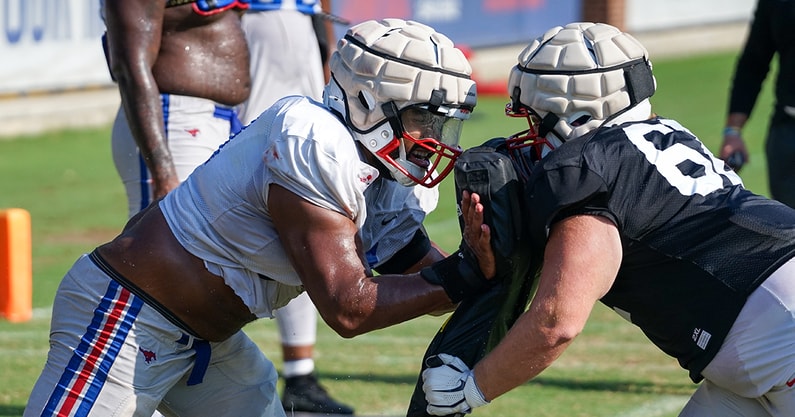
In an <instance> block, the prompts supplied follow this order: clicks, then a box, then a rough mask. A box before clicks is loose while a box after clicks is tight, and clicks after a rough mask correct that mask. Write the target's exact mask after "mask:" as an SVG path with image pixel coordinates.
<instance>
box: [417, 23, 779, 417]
mask: <svg viewBox="0 0 795 417" xmlns="http://www.w3.org/2000/svg"><path fill="white" fill-rule="evenodd" d="M508 88H509V91H508V92H509V94H510V96H511V103H510V107H509V108H508V109H509V111H508V113H509V115H513V116H520V117H525V118H527V120H528V121H529V123H530V129H529V130H528V131H525V132H521V133H519V134H516V135H514V136H511V137H509V138H507V142H508V143H509V147H510V148H512V149H513V150H512V155H513V156H514V158H516V161H517V162H519V163H518V164H517V166H518V167H524V170H523V172H522V173H523V174H524V177H525V178H526V182H525V187H524V192H523V198H524V202H523V204H524V208H523V212H524V213H525V216H526V220H527V221H526V226H527V227H526V229H525V239H529V240H530V242H531V245H532V246H533V247H534V249H533V251H532V253H533V254H536V255H538V261H537V262H536V264H537V265H536V266H535V268H533V270H534V271H535V272H534V273H533V275H532V276H530V277H528V279H534V278H535V279H537V280H538V289H537V292H536V295H535V297H534V298H533V300H532V301H531V302H530V306H529V308H528V310H527V311H526V312H525V313H524V314H523V315H522V316H521V317H520V318H519V319H518V320H517V322H516V323H515V325H514V326H513V327H512V328H511V329H510V331H509V332H508V334H507V335H506V336H505V338H504V339H503V340H502V341H501V342H500V343H499V344H498V345H497V346H496V347H495V348H494V349H493V350H492V351H491V352H490V353H489V354H487V355H486V356H485V357H484V358H483V359H482V360H480V361H479V362H477V363H476V364H465V363H464V362H463V361H462V360H460V359H459V358H457V357H455V356H451V355H447V354H440V355H437V356H434V357H431V358H429V359H428V361H427V362H429V363H428V365H429V368H428V369H426V370H425V371H424V372H423V375H422V377H423V380H424V384H423V390H424V392H425V398H426V400H427V401H428V405H427V407H426V411H427V412H428V413H430V414H434V415H449V414H454V413H462V412H463V413H467V412H471V410H472V409H473V408H475V407H478V406H483V405H485V404H487V403H488V402H489V401H492V400H494V399H495V398H497V397H498V396H499V395H501V394H503V393H505V392H507V391H509V390H511V389H513V388H514V387H516V386H518V385H520V384H523V383H525V382H526V381H528V380H530V379H532V378H534V377H535V376H537V375H538V374H539V373H541V372H542V371H543V370H544V369H546V368H547V367H548V366H549V365H550V364H551V363H553V362H554V361H555V360H556V359H557V358H558V357H559V356H560V355H561V353H562V352H563V351H564V350H565V349H566V348H567V347H568V346H569V345H570V344H571V342H572V340H573V339H574V338H575V337H576V336H577V335H578V334H579V333H580V332H581V331H582V329H583V327H584V326H585V322H586V320H587V319H588V316H589V314H590V312H591V310H592V308H593V306H594V304H595V303H596V302H597V301H601V302H602V303H604V304H605V305H607V306H609V307H611V308H612V309H613V310H615V311H616V312H617V313H618V314H620V315H621V316H622V317H624V318H626V319H627V320H629V321H631V322H632V323H633V324H635V325H637V326H638V327H639V328H640V329H641V330H642V331H643V332H644V334H645V335H646V336H647V337H648V338H649V340H650V341H651V342H652V343H654V344H655V345H656V346H658V347H659V348H660V349H661V350H663V351H664V352H665V353H667V354H669V355H670V356H672V357H674V358H676V359H677V360H678V362H679V364H680V365H681V366H682V368H684V369H685V370H687V372H688V373H689V376H690V378H691V379H692V380H693V381H694V382H696V383H700V385H699V386H698V388H697V389H696V390H695V393H694V394H693V396H692V397H691V398H690V400H689V401H688V403H687V404H686V406H685V407H684V409H683V410H682V411H681V413H680V416H686V417H703V416H721V417H723V416H743V417H749V416H751V417H756V416H760V417H761V416H776V417H784V416H791V415H792V414H793V410H795V261H794V260H793V256H795V210H792V209H791V208H789V207H787V206H785V205H783V204H781V203H779V202H777V201H774V200H770V199H767V198H765V197H762V196H759V195H755V194H753V193H751V192H750V191H748V190H746V189H744V188H743V185H742V181H741V180H740V178H739V176H737V175H736V174H735V173H734V172H733V171H732V170H731V168H729V167H728V166H726V165H725V164H724V163H723V161H721V160H719V159H717V158H716V157H715V156H714V155H713V154H712V153H710V151H709V150H708V149H707V148H706V147H705V146H704V145H703V144H702V143H701V142H700V141H699V140H698V139H697V138H696V137H695V136H694V135H693V134H692V133H691V132H690V131H688V130H687V129H685V128H684V127H682V126H681V125H680V124H679V123H677V122H676V121H673V120H670V119H665V118H663V117H658V116H656V115H654V114H652V112H651V104H650V101H649V97H650V96H651V95H652V94H653V93H654V91H655V89H656V82H655V79H654V77H653V75H652V69H651V63H650V62H649V60H648V54H647V52H646V49H645V48H644V47H643V46H642V45H641V44H640V43H639V42H638V41H637V40H635V39H634V38H633V37H632V36H630V35H628V34H626V33H623V32H621V31H619V30H618V29H616V28H614V27H612V26H609V25H605V24H593V23H572V24H569V25H567V26H565V27H555V28H553V29H550V30H549V31H547V32H546V33H545V34H544V35H542V36H541V37H539V38H537V39H536V40H534V41H533V42H531V43H530V45H529V46H527V48H526V49H525V50H524V51H523V52H522V53H521V54H520V55H519V63H518V65H517V66H515V67H514V68H513V69H512V70H511V72H510V78H509V82H508ZM519 169H520V170H522V168H519ZM616 365H617V366H620V363H616ZM470 368H472V369H471V370H470Z"/></svg>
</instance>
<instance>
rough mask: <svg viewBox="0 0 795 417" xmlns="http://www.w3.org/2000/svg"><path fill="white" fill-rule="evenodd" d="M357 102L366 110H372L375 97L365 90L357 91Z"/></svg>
mask: <svg viewBox="0 0 795 417" xmlns="http://www.w3.org/2000/svg"><path fill="white" fill-rule="evenodd" d="M358 97H359V102H360V103H362V106H363V107H364V108H366V109H367V110H368V111H373V109H375V97H373V95H372V94H371V93H370V92H369V91H366V90H361V91H359V96H358Z"/></svg>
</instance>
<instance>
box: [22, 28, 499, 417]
mask: <svg viewBox="0 0 795 417" xmlns="http://www.w3.org/2000/svg"><path fill="white" fill-rule="evenodd" d="M337 49H338V50H337V51H336V52H335V53H334V55H333V56H332V58H331V61H330V69H331V74H332V76H331V81H330V82H329V83H328V85H327V87H326V89H325V94H324V102H323V103H321V102H317V101H314V100H312V99H311V98H308V97H300V96H293V97H287V98H284V99H282V100H280V101H279V102H277V104H275V105H274V106H272V107H271V108H270V109H268V110H267V111H266V112H264V113H263V114H262V115H261V116H260V117H259V118H257V120H256V121H254V122H253V123H252V124H250V125H249V126H247V127H246V128H245V129H244V130H243V131H242V132H241V133H240V134H238V135H237V136H235V137H234V138H232V139H230V140H229V141H228V142H227V143H226V144H224V145H223V146H222V147H221V148H220V149H219V150H218V151H217V152H216V153H215V154H214V155H213V156H212V157H211V158H210V159H209V160H208V161H207V162H206V163H204V164H202V165H201V166H199V167H197V168H196V170H195V171H194V172H193V173H192V174H191V175H190V176H189V177H188V179H187V180H185V181H184V182H182V183H181V184H180V185H179V186H178V187H177V188H175V189H174V190H173V191H172V192H170V193H168V194H167V195H166V196H165V197H164V198H163V199H161V200H160V201H158V202H156V203H153V204H152V205H151V206H149V207H148V208H147V209H145V210H143V211H142V212H140V213H139V214H137V215H136V216H135V217H133V218H132V219H131V220H130V221H129V222H128V224H127V225H126V226H125V228H124V230H123V231H122V233H121V234H120V235H119V236H118V237H116V238H115V239H113V240H112V241H111V242H108V243H106V244H103V245H101V246H99V247H98V248H97V249H96V250H94V251H93V252H92V253H90V254H87V255H84V256H82V257H81V258H80V259H78V260H77V262H76V263H75V265H74V266H73V267H72V269H70V271H69V272H68V273H67V274H66V275H65V277H64V279H63V280H62V282H61V285H60V286H59V289H58V291H57V293H56V296H55V301H54V304H53V319H52V323H51V333H50V335H51V339H50V351H49V354H48V358H47V363H46V366H45V368H44V370H43V371H42V373H41V375H40V377H39V379H38V381H37V382H36V385H35V386H34V388H33V391H32V393H31V396H30V399H29V401H28V405H27V408H26V410H25V415H26V416H33V415H37V416H38V415H81V416H107V415H117V416H133V415H135V416H147V417H148V416H151V415H152V413H153V412H154V411H155V409H158V410H159V411H160V412H162V413H163V414H164V415H167V416H170V415H190V416H219V415H235V416H260V415H261V416H284V415H285V411H284V409H283V408H282V404H281V401H280V400H279V398H278V395H277V391H276V381H277V374H276V371H275V369H274V367H273V363H272V362H271V361H270V360H268V359H267V358H266V357H265V356H264V355H263V354H262V352H261V351H260V350H259V348H258V347H257V346H256V344H255V343H254V342H253V341H251V340H250V339H249V338H248V337H247V336H246V335H245V334H244V333H243V332H242V331H241V328H242V327H243V326H244V325H245V324H246V323H249V322H251V321H253V320H255V319H257V318H261V317H272V315H273V311H274V310H275V309H277V308H279V307H282V306H284V305H285V304H286V303H287V302H288V301H290V300H291V299H292V298H294V297H295V296H297V295H298V294H300V293H301V292H303V291H306V292H307V293H308V294H309V296H310V297H311V299H312V301H313V302H314V304H315V306H316V307H317V309H318V311H319V313H320V315H321V317H322V318H323V320H324V321H325V322H326V323H328V324H329V325H330V326H331V327H332V328H333V329H334V330H335V331H336V332H337V333H339V334H340V335H341V336H343V337H353V336H356V335H359V334H362V333H365V332H368V331H372V330H375V329H380V328H384V327H387V326H391V325H394V324H397V323H401V322H404V321H406V320H409V319H412V318H415V317H418V316H420V315H423V314H427V313H431V312H436V311H440V310H447V309H450V308H452V307H453V306H454V305H455V304H456V303H458V302H459V301H460V300H462V299H464V298H466V297H468V296H472V295H474V294H477V293H479V292H480V291H482V290H483V289H484V288H487V287H489V286H491V285H492V283H493V282H494V281H492V280H491V279H492V278H494V276H495V274H496V270H495V269H493V268H490V267H488V266H489V264H490V262H489V261H488V259H487V258H483V257H484V256H490V254H489V252H488V247H489V245H490V241H489V239H490V229H489V228H488V227H475V228H471V227H468V226H466V227H465V228H464V230H465V232H466V236H467V239H466V241H465V242H466V243H462V246H461V249H460V250H459V251H457V252H456V253H455V254H453V255H451V256H449V257H445V256H444V254H443V253H442V252H441V251H440V250H438V249H437V248H436V247H435V245H433V244H432V243H431V241H430V240H429V239H428V236H427V235H426V234H425V233H424V230H423V228H422V226H421V220H422V218H424V209H423V207H424V206H423V204H424V202H423V201H420V199H419V198H417V195H418V194H415V193H414V188H413V187H433V186H435V185H436V184H437V183H438V182H439V181H441V180H442V179H443V178H444V177H445V176H446V175H447V174H448V173H449V172H450V170H451V169H452V165H451V164H452V163H453V162H454V160H455V159H456V158H457V156H458V155H459V153H460V151H461V150H460V148H459V147H458V139H459V135H460V131H461V125H462V123H463V121H464V120H465V119H467V118H468V117H469V114H470V112H471V111H472V109H473V107H474V106H475V104H476V98H477V97H476V90H475V83H474V82H473V81H472V80H471V79H470V74H471V67H470V65H469V63H468V62H467V60H466V58H465V57H464V54H463V53H462V52H461V51H460V50H458V49H456V48H455V47H454V46H453V43H452V41H450V39H448V38H447V37H446V36H444V35H442V34H440V33H437V32H435V31H434V30H433V29H432V28H430V27H428V26H425V25H423V24H419V23H416V22H411V21H403V20H399V19H385V20H381V21H367V22H364V23H361V24H359V25H356V26H354V27H352V28H350V29H349V30H348V32H347V34H346V35H345V36H344V38H343V39H341V40H340V41H339V43H338V47H337ZM420 195H421V194H420ZM461 210H462V213H463V218H464V219H465V224H466V225H469V224H480V223H481V222H482V217H483V205H482V204H480V202H479V196H477V195H476V194H471V195H469V194H466V195H465V196H464V198H463V199H462V201H461ZM371 264H372V265H377V267H376V270H377V271H378V272H379V273H380V274H379V275H378V276H374V274H373V272H372V271H371V268H370V265H371ZM480 264H484V265H487V267H486V268H485V269H481V268H480V267H479V265H480Z"/></svg>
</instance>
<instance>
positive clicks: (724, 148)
mask: <svg viewBox="0 0 795 417" xmlns="http://www.w3.org/2000/svg"><path fill="white" fill-rule="evenodd" d="M720 159H722V160H724V161H726V164H727V165H729V166H730V167H731V168H732V169H734V170H735V171H736V172H740V169H742V167H743V165H744V164H745V163H747V162H748V159H749V157H748V149H747V148H746V147H745V141H744V140H743V137H742V135H741V134H740V131H739V130H738V129H730V128H727V129H726V131H725V133H724V134H723V144H722V145H721V147H720Z"/></svg>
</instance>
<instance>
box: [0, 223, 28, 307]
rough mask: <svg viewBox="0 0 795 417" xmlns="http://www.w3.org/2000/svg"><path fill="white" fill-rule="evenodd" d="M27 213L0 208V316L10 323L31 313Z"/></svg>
mask: <svg viewBox="0 0 795 417" xmlns="http://www.w3.org/2000/svg"><path fill="white" fill-rule="evenodd" d="M30 233H31V230H30V213H29V212H28V211H27V210H24V209H20V208H11V209H5V210H0V316H3V317H5V318H6V319H7V320H8V321H10V322H23V321H28V320H30V319H31V318H32V316H33V261H32V244H31V237H30Z"/></svg>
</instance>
